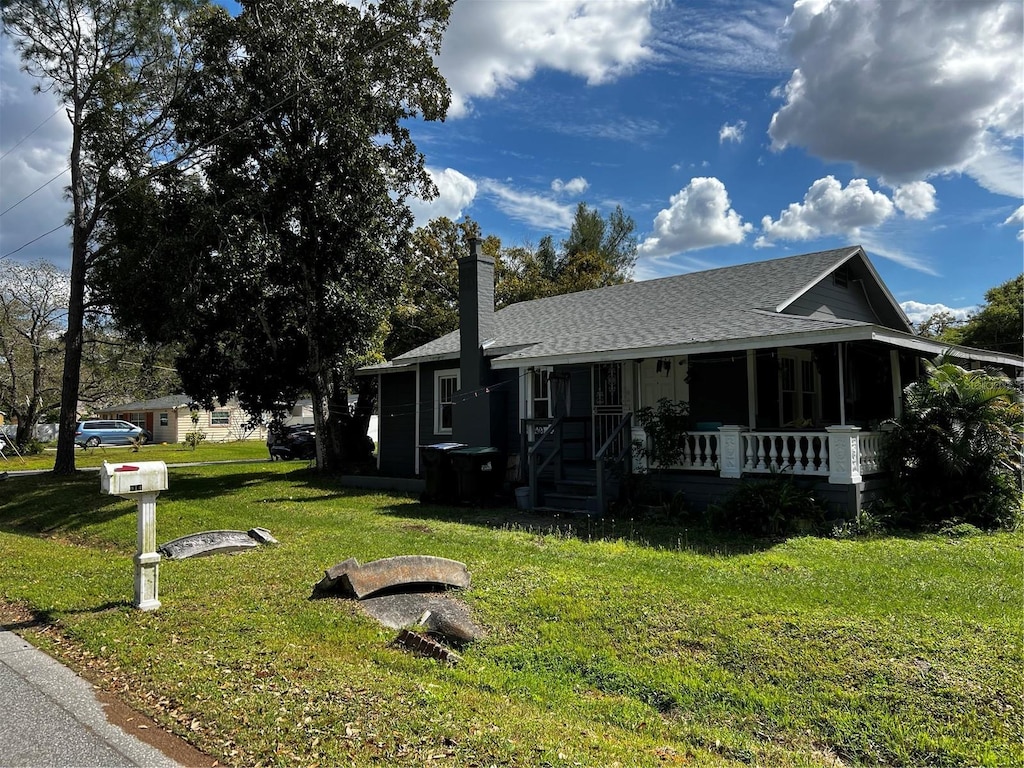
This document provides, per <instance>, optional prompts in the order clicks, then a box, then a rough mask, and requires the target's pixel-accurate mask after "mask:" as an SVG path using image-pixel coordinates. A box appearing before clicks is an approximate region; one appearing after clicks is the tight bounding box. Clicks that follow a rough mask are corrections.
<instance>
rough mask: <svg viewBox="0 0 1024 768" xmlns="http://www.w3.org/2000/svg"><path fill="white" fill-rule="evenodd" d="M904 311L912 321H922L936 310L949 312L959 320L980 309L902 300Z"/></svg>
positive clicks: (915, 322)
mask: <svg viewBox="0 0 1024 768" xmlns="http://www.w3.org/2000/svg"><path fill="white" fill-rule="evenodd" d="M900 306H901V307H903V311H904V313H906V315H907V318H908V319H909V320H910V322H912V323H914V324H915V325H916V324H917V323H920V322H922V321H924V320H927V319H928V318H929V317H931V316H932V315H934V314H935V313H936V312H948V313H949V314H951V315H952V316H953V317H954V318H956V319H957V320H966V319H967V318H968V317H970V316H971V315H972V314H974V313H975V312H977V311H978V308H977V307H947V306H946V305H945V304H922V303H921V302H920V301H901V302H900Z"/></svg>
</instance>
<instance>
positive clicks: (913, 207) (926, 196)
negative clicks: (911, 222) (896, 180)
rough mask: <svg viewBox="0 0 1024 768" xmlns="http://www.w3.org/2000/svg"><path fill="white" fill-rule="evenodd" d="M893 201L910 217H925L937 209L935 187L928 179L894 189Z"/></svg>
mask: <svg viewBox="0 0 1024 768" xmlns="http://www.w3.org/2000/svg"><path fill="white" fill-rule="evenodd" d="M892 201H893V203H894V204H895V205H896V207H897V208H899V209H900V211H902V212H903V215H904V216H906V217H907V218H908V219H924V218H927V217H928V214H930V213H932V212H934V211H935V208H936V207H937V206H936V205H935V187H933V186H932V185H931V184H929V183H928V182H927V181H912V182H910V183H909V184H902V185H900V186H898V187H896V189H895V190H894V191H893V195H892Z"/></svg>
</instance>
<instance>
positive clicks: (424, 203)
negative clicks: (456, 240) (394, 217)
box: [408, 168, 477, 227]
mask: <svg viewBox="0 0 1024 768" xmlns="http://www.w3.org/2000/svg"><path fill="white" fill-rule="evenodd" d="M427 173H429V174H430V178H431V179H433V180H434V185H435V186H436V187H437V197H435V198H434V199H433V200H420V199H418V198H416V199H410V200H409V201H408V203H409V210H411V211H412V214H413V216H414V217H415V219H416V222H415V226H417V227H422V226H424V225H426V224H427V223H428V222H429V221H430V220H431V219H436V218H438V217H440V216H447V217H448V218H449V219H451V220H452V221H455V220H457V219H460V218H462V212H463V210H464V209H465V208H467V207H468V206H469V205H470V204H471V203H472V202H473V200H474V198H476V191H477V184H476V182H475V181H473V180H472V179H471V178H469V177H468V176H465V175H463V174H461V173H459V172H458V171H456V170H455V169H454V168H445V169H444V170H443V171H440V170H437V169H436V168H427Z"/></svg>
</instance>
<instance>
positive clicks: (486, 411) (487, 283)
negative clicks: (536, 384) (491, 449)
mask: <svg viewBox="0 0 1024 768" xmlns="http://www.w3.org/2000/svg"><path fill="white" fill-rule="evenodd" d="M481 245H482V243H481V241H480V240H478V239H476V238H473V239H471V240H470V241H469V255H468V256H464V257H463V258H461V259H459V350H460V351H459V384H460V386H459V391H458V392H457V393H456V396H455V403H454V405H453V408H452V439H453V440H455V441H456V442H459V443H466V444H467V445H471V446H480V447H487V446H495V447H499V448H501V449H502V450H504V446H503V445H501V443H502V442H503V441H504V439H505V438H504V432H505V430H504V428H503V426H502V425H503V422H504V418H505V414H504V406H505V397H504V391H502V392H499V393H495V392H491V391H489V390H488V387H489V385H491V384H492V383H493V381H494V379H493V375H492V373H491V365H490V362H489V361H488V360H487V356H486V355H485V354H484V350H483V344H484V342H486V341H488V340H489V339H492V338H494V334H495V330H494V328H495V326H494V259H493V258H492V257H490V256H487V255H485V254H484V252H483V250H482V248H481Z"/></svg>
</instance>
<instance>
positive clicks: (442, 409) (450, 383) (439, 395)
mask: <svg viewBox="0 0 1024 768" xmlns="http://www.w3.org/2000/svg"><path fill="white" fill-rule="evenodd" d="M458 389H459V372H458V371H437V372H436V373H435V374H434V434H435V435H450V434H451V433H452V405H453V404H454V402H455V393H456V392H457V391H458Z"/></svg>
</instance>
